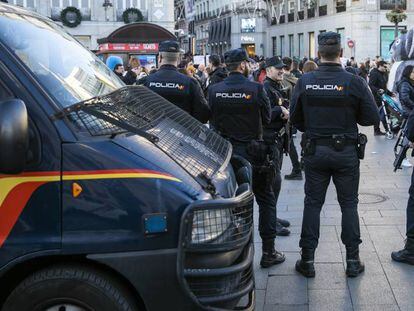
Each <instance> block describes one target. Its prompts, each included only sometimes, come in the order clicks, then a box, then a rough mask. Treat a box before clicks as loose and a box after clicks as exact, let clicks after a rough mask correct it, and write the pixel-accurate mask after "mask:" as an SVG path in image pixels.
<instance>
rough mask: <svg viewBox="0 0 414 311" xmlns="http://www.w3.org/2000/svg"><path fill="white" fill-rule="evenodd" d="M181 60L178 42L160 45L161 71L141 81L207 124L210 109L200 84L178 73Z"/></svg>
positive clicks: (140, 82)
mask: <svg viewBox="0 0 414 311" xmlns="http://www.w3.org/2000/svg"><path fill="white" fill-rule="evenodd" d="M179 60H180V46H179V44H178V42H176V41H163V42H161V43H160V44H159V56H158V64H159V66H160V68H159V70H158V71H157V72H156V73H154V74H151V75H149V76H147V77H145V78H143V79H141V80H139V81H138V84H142V85H145V86H146V87H148V88H149V89H151V90H152V91H154V92H155V93H158V94H159V95H161V96H162V97H164V98H165V99H167V100H169V101H170V102H172V103H173V104H175V105H176V106H178V107H180V108H181V109H183V110H185V111H186V112H188V113H189V114H190V115H192V116H193V117H194V118H196V119H197V120H199V121H200V122H202V123H207V121H208V119H209V117H210V108H209V106H208V104H207V101H206V99H205V97H204V94H203V91H202V89H201V87H200V85H199V84H198V82H197V81H196V80H195V79H193V78H191V77H188V76H186V75H183V74H181V73H179V72H178V71H177V64H178V61H179Z"/></svg>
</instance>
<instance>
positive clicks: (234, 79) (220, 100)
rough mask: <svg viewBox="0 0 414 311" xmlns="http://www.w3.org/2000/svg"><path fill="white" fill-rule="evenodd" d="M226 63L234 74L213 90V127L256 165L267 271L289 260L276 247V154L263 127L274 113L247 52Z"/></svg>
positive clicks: (255, 181) (239, 51) (255, 183)
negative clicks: (252, 73)
mask: <svg viewBox="0 0 414 311" xmlns="http://www.w3.org/2000/svg"><path fill="white" fill-rule="evenodd" d="M224 60H225V63H226V65H227V69H228V70H229V72H230V74H229V77H228V78H226V79H225V80H224V81H222V82H220V83H217V84H214V85H212V86H211V87H210V88H209V93H208V98H209V104H210V107H211V115H212V117H211V122H210V124H211V126H212V127H213V128H214V129H215V130H216V131H217V132H218V133H220V134H221V135H222V136H223V137H225V138H227V139H228V140H229V141H230V142H231V143H232V145H233V151H234V153H235V154H236V155H239V156H242V157H243V158H245V159H247V160H248V161H249V162H250V163H251V164H252V166H253V192H254V194H255V196H256V201H257V203H258V205H259V232H260V236H261V238H262V241H263V247H262V251H263V252H262V259H261V261H260V264H261V266H262V267H264V268H266V267H270V266H272V265H275V264H279V263H282V262H283V261H284V260H285V256H284V255H283V254H282V253H279V252H278V251H276V250H275V247H274V241H275V237H276V200H275V195H274V193H273V187H272V184H271V183H272V182H269V176H272V175H273V173H274V169H273V168H272V167H270V168H269V167H267V166H265V163H268V162H267V160H269V159H270V160H271V157H272V155H271V154H270V153H269V150H268V149H267V146H266V145H265V144H264V142H263V125H265V124H269V122H270V121H271V118H272V111H271V107H270V103H269V99H268V97H267V95H266V93H265V91H264V89H263V86H262V85H261V84H259V83H256V82H252V81H249V80H248V79H247V76H248V74H249V63H248V56H247V53H246V51H245V50H244V49H235V50H231V51H228V52H226V53H225V55H224ZM278 112H280V110H278ZM270 152H271V150H270ZM268 168H269V169H268Z"/></svg>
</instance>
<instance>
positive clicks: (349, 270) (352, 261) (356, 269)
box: [346, 246, 365, 278]
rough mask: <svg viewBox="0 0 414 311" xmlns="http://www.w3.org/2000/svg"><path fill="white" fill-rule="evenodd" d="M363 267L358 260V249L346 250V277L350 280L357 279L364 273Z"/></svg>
mask: <svg viewBox="0 0 414 311" xmlns="http://www.w3.org/2000/svg"><path fill="white" fill-rule="evenodd" d="M364 270H365V266H364V264H363V263H362V261H361V259H360V258H359V247H358V246H357V247H347V248H346V275H347V276H349V277H350V278H354V277H357V276H358V275H359V274H360V273H362V272H364Z"/></svg>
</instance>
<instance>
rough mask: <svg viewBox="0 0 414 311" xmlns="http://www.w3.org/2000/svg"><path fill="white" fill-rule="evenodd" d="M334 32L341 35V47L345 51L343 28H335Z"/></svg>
mask: <svg viewBox="0 0 414 311" xmlns="http://www.w3.org/2000/svg"><path fill="white" fill-rule="evenodd" d="M336 32H337V33H339V34H340V35H341V47H342V48H343V49H345V28H337V29H336Z"/></svg>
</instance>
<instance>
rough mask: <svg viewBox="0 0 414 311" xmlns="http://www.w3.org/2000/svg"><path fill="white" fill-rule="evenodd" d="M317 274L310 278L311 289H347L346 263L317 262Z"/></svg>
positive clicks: (309, 287) (309, 286) (309, 285)
mask: <svg viewBox="0 0 414 311" xmlns="http://www.w3.org/2000/svg"><path fill="white" fill-rule="evenodd" d="M315 270H316V276H315V278H313V279H309V280H308V289H310V290H333V289H346V288H347V284H346V278H345V270H344V265H343V264H342V263H334V264H315Z"/></svg>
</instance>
